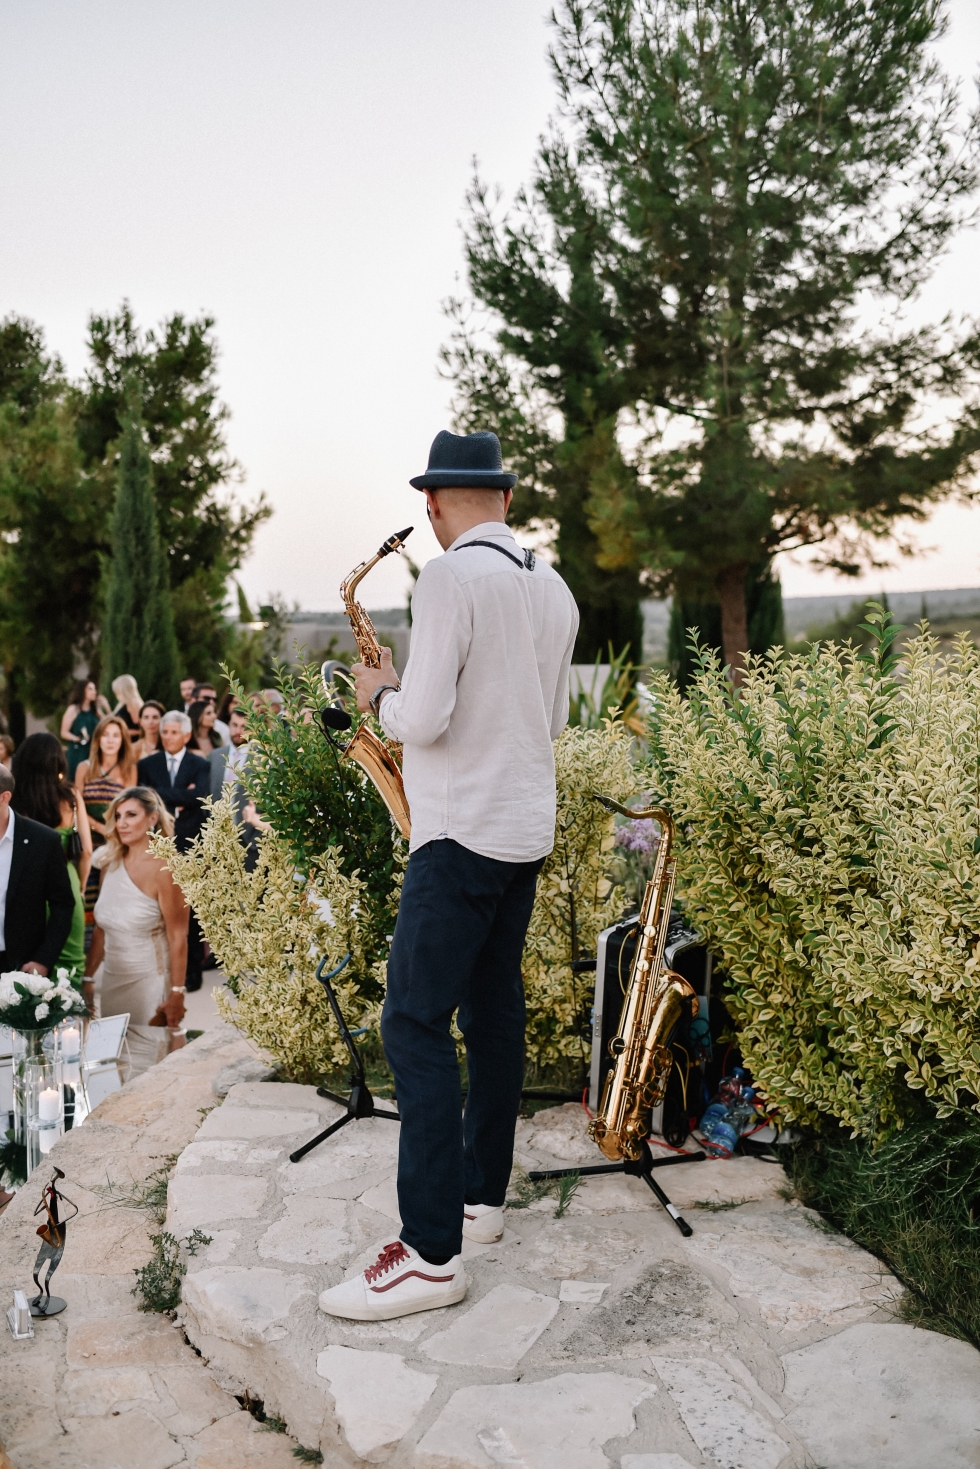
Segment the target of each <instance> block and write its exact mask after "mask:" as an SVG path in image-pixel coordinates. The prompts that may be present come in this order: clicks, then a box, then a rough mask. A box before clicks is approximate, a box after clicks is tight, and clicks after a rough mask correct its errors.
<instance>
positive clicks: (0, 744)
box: [0, 734, 17, 767]
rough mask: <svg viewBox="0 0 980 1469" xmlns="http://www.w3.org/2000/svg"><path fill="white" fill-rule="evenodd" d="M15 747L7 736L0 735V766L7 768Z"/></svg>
mask: <svg viewBox="0 0 980 1469" xmlns="http://www.w3.org/2000/svg"><path fill="white" fill-rule="evenodd" d="M16 748H17V746H16V745H15V744H14V742H13V740H12V739H11V738H10V736H9V735H8V734H5V735H0V765H6V766H8V767H9V765H10V762H11V760H12V759H13V758H14V751H15V750H16Z"/></svg>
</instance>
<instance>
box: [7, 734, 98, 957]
mask: <svg viewBox="0 0 980 1469" xmlns="http://www.w3.org/2000/svg"><path fill="white" fill-rule="evenodd" d="M12 774H13V777H14V780H15V782H16V786H15V789H14V795H13V799H12V801H11V803H10V805H11V809H12V810H13V811H15V812H16V813H17V815H18V816H24V817H28V818H29V819H30V820H31V821H38V822H40V823H41V825H42V826H47V827H50V828H51V829H52V830H54V831H56V832H57V833H58V836H59V837H60V838H61V845H62V848H63V850H64V853H65V856H66V858H67V860H68V881H69V882H70V884H71V891H72V897H73V899H74V903H75V910H74V916H73V918H72V924H71V932H70V933H69V935H68V939H67V941H66V943H65V946H64V948H63V949H62V951H61V953H60V954H59V956H58V958H57V960H56V963H55V967H56V968H57V969H67V970H68V973H69V974H70V975H71V977H72V979H74V980H77V981H78V982H79V983H81V978H82V973H83V971H84V969H85V902H84V899H83V896H82V895H83V893H84V891H85V884H86V882H87V881H88V875H89V870H90V868H91V866H92V833H91V831H90V830H89V824H88V814H87V812H86V810H85V805H84V803H83V802H82V800H81V799H80V798H79V796H78V795H77V794H76V792H75V791H74V790H73V789H72V786H71V784H70V782H69V780H68V764H67V761H66V759H65V752H64V750H63V749H62V748H61V744H60V743H59V741H58V740H56V739H55V737H54V735H53V734H47V733H44V732H39V733H38V734H32V735H28V736H27V739H26V740H25V741H24V743H23V744H22V745H21V747H20V749H19V750H18V751H17V753H16V754H15V756H14V758H13V764H12Z"/></svg>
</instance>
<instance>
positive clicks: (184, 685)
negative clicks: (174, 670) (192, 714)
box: [180, 678, 197, 714]
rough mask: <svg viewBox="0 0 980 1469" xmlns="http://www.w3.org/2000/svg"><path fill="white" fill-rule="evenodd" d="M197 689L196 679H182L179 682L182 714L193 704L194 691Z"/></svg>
mask: <svg viewBox="0 0 980 1469" xmlns="http://www.w3.org/2000/svg"><path fill="white" fill-rule="evenodd" d="M196 688H197V679H196V678H182V679H181V681H180V701H181V703H182V704H183V706H184V713H185V714H186V713H187V711H188V709H189V708H190V707H191V705H192V704H193V702H194V690H195V689H196Z"/></svg>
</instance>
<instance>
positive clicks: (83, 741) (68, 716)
mask: <svg viewBox="0 0 980 1469" xmlns="http://www.w3.org/2000/svg"><path fill="white" fill-rule="evenodd" d="M108 713H109V705H108V703H107V702H106V700H105V699H103V697H102V695H101V694H100V693H99V690H98V688H97V687H96V683H95V679H94V678H80V679H79V680H78V681H77V683H76V684H75V687H74V688H73V689H72V691H71V703H70V704H69V705H68V708H67V709H66V710H65V715H64V718H63V719H62V721H61V738H62V740H63V741H64V744H65V746H66V753H67V756H68V779H69V780H70V781H71V783H72V784H73V785H74V783H75V771H76V770H77V769H78V767H79V765H81V763H82V761H83V760H87V759H88V756H89V745H90V744H91V741H92V733H93V731H94V729H95V726H96V725H97V724H98V722H99V720H100V719H103V718H104V717H105V716H106V715H107V714H108Z"/></svg>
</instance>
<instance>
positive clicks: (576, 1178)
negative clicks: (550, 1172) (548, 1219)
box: [552, 1173, 582, 1219]
mask: <svg viewBox="0 0 980 1469" xmlns="http://www.w3.org/2000/svg"><path fill="white" fill-rule="evenodd" d="M581 1182H582V1175H581V1173H566V1174H565V1177H564V1178H556V1179H555V1180H554V1182H553V1184H552V1187H553V1189H554V1193H555V1198H556V1199H557V1201H558V1207H557V1208H556V1209H555V1218H556V1219H561V1218H563V1217H564V1215H565V1213H566V1212H567V1210H568V1206H569V1204H570V1203H571V1202H572V1200H573V1199H574V1197H575V1195H576V1194H577V1193H578V1190H579V1185H580V1184H581Z"/></svg>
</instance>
